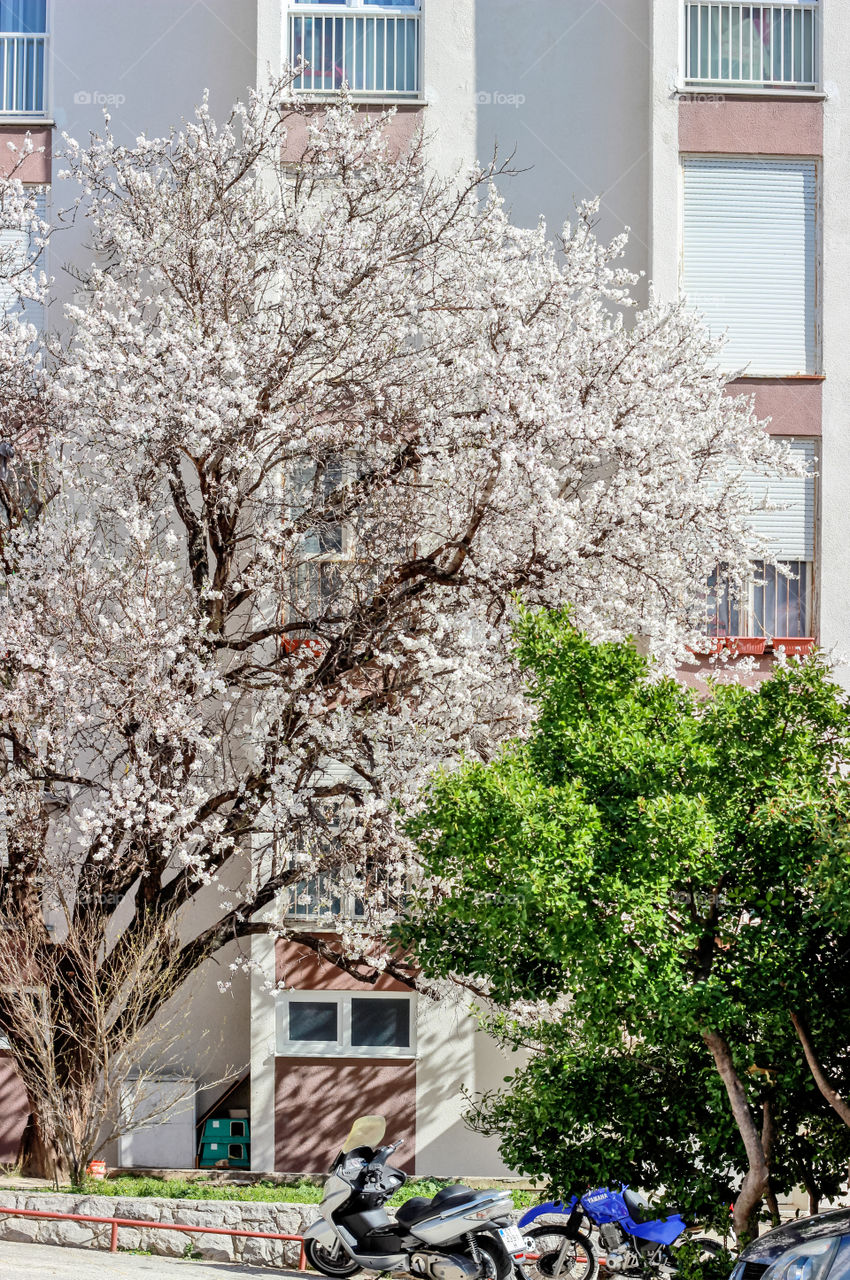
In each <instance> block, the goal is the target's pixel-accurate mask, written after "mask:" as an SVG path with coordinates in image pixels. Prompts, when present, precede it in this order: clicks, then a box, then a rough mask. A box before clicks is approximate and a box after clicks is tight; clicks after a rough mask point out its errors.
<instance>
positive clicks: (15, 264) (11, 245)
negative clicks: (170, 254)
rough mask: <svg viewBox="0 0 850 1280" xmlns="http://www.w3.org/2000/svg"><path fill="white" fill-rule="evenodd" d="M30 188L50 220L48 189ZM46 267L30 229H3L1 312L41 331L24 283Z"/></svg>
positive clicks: (40, 313)
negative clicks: (48, 214) (26, 296)
mask: <svg viewBox="0 0 850 1280" xmlns="http://www.w3.org/2000/svg"><path fill="white" fill-rule="evenodd" d="M0 3H2V0H0ZM30 191H34V194H35V201H36V213H37V215H38V217H39V218H41V219H42V220H43V221H45V222H46V221H47V198H48V189H47V188H46V187H36V188H30ZM28 262H29V263H31V264H32V270H30V268H28V266H27V264H28ZM42 270H44V251H43V250H42V252H41V254H40V255H38V257H36V246H35V245H34V244H32V243H31V242H30V237H29V235H28V234H27V232H26V231H17V230H13V229H12V228H5V229H2V228H0V311H2V312H3V313H5V314H7V315H8V314H12V313H14V314H16V315H19V316H20V318H21V320H24V321H26V322H27V323H28V324H32V325H35V327H36V329H38V331H39V332H40V333H43V332H44V327H45V315H44V306H43V304H42V303H41V302H34V301H33V300H32V298H23V297H22V296H21V291H22V290H21V285H22V284H23V282H24V281H25V280H26V279H29V280H30V281H31V280H32V276H33V272H35V273H36V274H37V273H38V272H39V271H42ZM19 282H20V283H19Z"/></svg>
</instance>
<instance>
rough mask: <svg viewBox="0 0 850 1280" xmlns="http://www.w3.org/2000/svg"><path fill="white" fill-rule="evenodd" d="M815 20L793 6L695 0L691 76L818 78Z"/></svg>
mask: <svg viewBox="0 0 850 1280" xmlns="http://www.w3.org/2000/svg"><path fill="white" fill-rule="evenodd" d="M814 41H815V22H814V14H813V13H812V11H811V10H810V9H800V8H796V6H794V5H756V4H754V5H749V4H730V5H720V4H716V5H715V4H712V5H708V4H692V5H689V7H688V28H687V45H688V50H687V53H688V76H689V78H691V79H699V80H708V81H724V80H731V81H741V80H743V81H749V82H751V83H755V84H771V83H798V84H805V83H814V80H815V56H814V48H815V44H814Z"/></svg>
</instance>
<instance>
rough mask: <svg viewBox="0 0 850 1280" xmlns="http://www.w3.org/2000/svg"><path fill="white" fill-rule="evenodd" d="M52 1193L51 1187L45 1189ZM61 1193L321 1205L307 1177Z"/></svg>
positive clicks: (128, 1180)
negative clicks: (241, 1182) (295, 1179)
mask: <svg viewBox="0 0 850 1280" xmlns="http://www.w3.org/2000/svg"><path fill="white" fill-rule="evenodd" d="M456 1181H457V1179H456V1178H412V1179H411V1180H410V1182H407V1183H405V1185H404V1186H403V1187H402V1188H401V1189H400V1190H399V1191H397V1192H396V1193H395V1195H394V1196H393V1197H392V1199H391V1200H390V1201H388V1203H389V1205H390V1206H391V1207H395V1206H398V1205H400V1204H404V1202H405V1200H409V1199H410V1197H411V1196H434V1195H436V1194H437V1192H438V1191H439V1190H440V1189H441V1188H442V1187H449V1186H451V1185H452V1184H453V1183H454V1182H456ZM44 1190H45V1191H52V1190H53V1188H52V1187H45V1188H44ZM60 1190H61V1191H63V1192H66V1193H68V1192H70V1193H74V1192H77V1193H80V1194H85V1195H100V1196H128V1197H132V1198H134V1199H136V1198H138V1199H145V1198H146V1197H148V1196H158V1197H160V1198H163V1199H166V1200H255V1201H256V1200H260V1201H267V1202H269V1203H273V1204H319V1202H320V1201H321V1199H322V1187H321V1186H317V1185H316V1183H315V1182H312V1181H310V1179H308V1178H300V1179H298V1181H296V1182H293V1183H289V1184H283V1183H279V1182H265V1181H262V1180H261V1181H259V1182H254V1183H252V1184H251V1185H250V1186H245V1185H242V1186H237V1185H235V1184H234V1183H228V1182H205V1181H202V1180H198V1181H197V1182H195V1181H189V1180H187V1179H186V1178H133V1177H129V1176H125V1177H121V1178H107V1179H106V1180H105V1181H103V1182H100V1181H95V1180H94V1179H88V1180H87V1181H86V1183H85V1185H84V1186H81V1187H69V1186H66V1187H61V1188H60ZM510 1194H511V1196H512V1198H513V1202H514V1207H515V1208H517V1209H525V1208H528V1206H529V1205H532V1204H536V1203H537V1202H538V1201H539V1199H540V1196H539V1194H537V1193H536V1192H534V1191H524V1190H520V1189H519V1188H512V1189H511V1192H510Z"/></svg>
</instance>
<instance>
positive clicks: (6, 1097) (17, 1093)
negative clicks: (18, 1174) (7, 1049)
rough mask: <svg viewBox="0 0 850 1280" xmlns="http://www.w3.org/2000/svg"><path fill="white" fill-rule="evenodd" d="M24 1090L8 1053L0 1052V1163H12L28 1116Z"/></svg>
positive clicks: (16, 1154) (28, 1109)
mask: <svg viewBox="0 0 850 1280" xmlns="http://www.w3.org/2000/svg"><path fill="white" fill-rule="evenodd" d="M29 1111H30V1107H29V1102H28V1101H27V1095H26V1090H25V1089H24V1086H23V1085H22V1084H21V1081H20V1077H19V1076H18V1074H17V1072H16V1071H15V1068H14V1066H13V1065H12V1059H11V1058H10V1057H9V1055H8V1054H5V1053H0V1164H14V1163H15V1161H16V1160H17V1158H18V1148H19V1147H20V1144H21V1135H22V1133H23V1131H24V1125H25V1124H26V1122H27V1117H28V1116H29Z"/></svg>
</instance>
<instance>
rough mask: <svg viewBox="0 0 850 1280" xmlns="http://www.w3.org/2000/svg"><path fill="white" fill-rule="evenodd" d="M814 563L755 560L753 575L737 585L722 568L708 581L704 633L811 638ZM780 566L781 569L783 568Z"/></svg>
mask: <svg viewBox="0 0 850 1280" xmlns="http://www.w3.org/2000/svg"><path fill="white" fill-rule="evenodd" d="M813 568H814V566H813V564H812V562H811V561H809V560H789V561H783V562H782V563H781V566H777V565H772V564H765V563H762V562H758V563H756V564H755V565H754V566H753V575H752V577H751V578H750V579H749V580H748V581H747V582H744V583H741V584H736V583H735V582H734V581H733V580H732V579H731V578H730V577H729V575H728V574H727V573H726V571H725V570H724V568H723V566H720V567H719V568H717V569H715V571H714V573H713V574H712V575H711V577H710V579H709V582H708V592H707V597H706V631H707V634H708V635H709V636H712V637H715V638H718V639H719V638H720V637H723V636H766V637H767V638H768V639H771V638H772V637H773V636H810V635H811V634H812V630H811V626H812V581H813ZM783 570H784V572H783Z"/></svg>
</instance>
